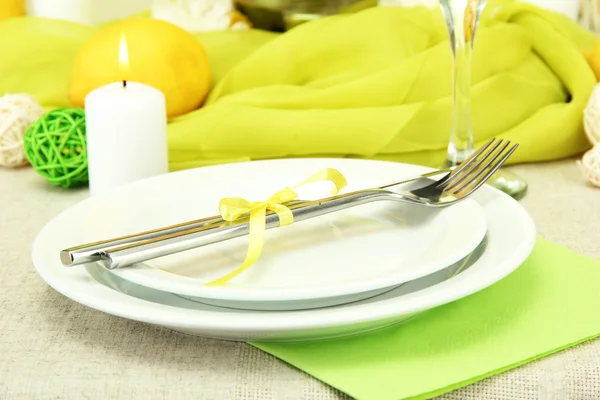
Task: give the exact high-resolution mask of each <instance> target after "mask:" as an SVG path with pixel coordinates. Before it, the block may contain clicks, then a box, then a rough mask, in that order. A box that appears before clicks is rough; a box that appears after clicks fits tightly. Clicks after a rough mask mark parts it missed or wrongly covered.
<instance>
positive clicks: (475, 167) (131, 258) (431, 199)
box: [61, 139, 518, 270]
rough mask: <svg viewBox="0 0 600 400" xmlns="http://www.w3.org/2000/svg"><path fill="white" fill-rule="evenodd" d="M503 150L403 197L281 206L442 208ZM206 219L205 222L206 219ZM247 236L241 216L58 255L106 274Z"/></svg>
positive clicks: (505, 144) (471, 186) (490, 150)
mask: <svg viewBox="0 0 600 400" xmlns="http://www.w3.org/2000/svg"><path fill="white" fill-rule="evenodd" d="M509 145H510V141H504V140H503V139H500V140H495V139H491V140H490V141H489V142H487V143H486V144H485V145H484V146H483V147H482V148H481V149H479V150H478V151H476V152H475V153H473V154H472V155H471V156H470V157H469V158H468V159H467V160H465V161H464V162H463V163H462V164H460V165H459V166H457V167H456V168H455V169H453V170H451V171H450V172H449V173H448V174H446V175H445V176H444V177H442V178H441V179H439V180H432V179H430V178H420V179H418V180H416V181H415V185H418V184H419V183H420V184H421V186H419V187H418V188H417V189H414V190H410V191H403V192H395V191H392V190H388V189H389V188H391V187H393V186H396V185H398V183H393V184H389V185H384V186H380V187H377V188H372V189H365V190H359V191H355V192H350V193H345V194H340V195H336V196H331V197H327V198H323V199H319V200H312V201H304V202H296V203H288V204H286V205H287V206H288V208H289V209H290V210H291V211H292V213H293V215H294V222H299V221H304V220H307V219H310V218H314V217H318V216H321V215H324V214H329V213H332V212H336V211H340V210H344V209H347V208H350V207H354V206H358V205H362V204H366V203H371V202H374V201H382V200H389V201H400V202H408V203H412V204H418V205H423V206H427V207H448V206H450V205H452V204H455V203H457V202H459V201H461V200H463V199H465V198H467V197H468V196H470V195H471V194H472V193H473V192H475V191H476V190H477V189H478V188H479V187H481V185H483V184H484V183H485V182H486V181H487V180H488V179H489V178H490V177H491V176H492V175H493V174H494V172H496V170H498V168H500V167H501V166H502V165H503V164H504V163H505V162H506V160H507V159H508V158H509V157H510V156H511V155H512V153H513V152H514V151H515V150H516V149H517V147H518V144H515V145H513V146H511V147H509ZM206 220H207V221H211V219H210V218H209V219H206ZM212 220H214V219H212ZM278 226H279V218H278V217H277V214H275V213H269V214H267V216H266V228H267V229H272V228H276V227H278ZM248 232H249V224H248V217H244V218H241V219H240V220H237V221H234V222H219V223H207V224H204V225H202V226H200V227H194V228H190V229H183V230H179V231H176V232H174V233H168V234H164V235H160V236H157V237H152V238H149V239H147V240H140V241H136V242H132V243H126V242H125V244H123V245H121V246H119V245H116V246H113V247H110V248H108V249H105V250H103V251H98V252H96V253H94V254H90V255H88V256H87V257H81V252H80V250H81V249H85V248H86V246H87V247H89V245H83V246H77V247H73V248H70V249H66V250H63V251H61V261H62V262H63V264H64V265H67V266H72V265H79V264H84V263H86V262H92V261H97V262H100V263H101V264H102V265H103V266H104V267H105V268H107V269H109V270H112V269H116V268H121V267H126V266H130V265H133V264H135V263H139V262H143V261H147V260H151V259H154V258H158V257H163V256H166V255H169V254H174V253H178V252H182V251H185V250H190V249H193V248H198V247H201V246H206V245H209V244H213V243H218V242H221V241H224V240H229V239H233V238H236V237H240V236H244V235H247V234H248ZM126 238H127V237H124V238H117V239H113V242H114V241H115V240H116V241H117V242H118V241H119V240H120V239H123V240H126ZM93 245H94V244H92V246H93Z"/></svg>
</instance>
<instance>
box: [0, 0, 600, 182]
mask: <svg viewBox="0 0 600 400" xmlns="http://www.w3.org/2000/svg"><path fill="white" fill-rule="evenodd" d="M97 29H99V28H92V27H86V26H82V25H77V24H73V23H69V22H64V21H54V20H46V19H36V18H32V17H24V18H15V19H11V20H7V21H4V22H1V23H0V54H2V62H1V63H0V93H16V92H26V93H30V94H33V95H34V96H35V97H36V98H37V99H38V101H39V102H40V103H41V104H42V105H43V106H44V107H46V108H47V109H52V108H57V107H69V106H70V104H69V101H68V98H67V90H68V85H69V76H70V73H71V68H72V61H73V59H74V57H75V54H76V53H77V51H78V49H79V47H80V46H81V45H82V44H83V43H84V42H85V41H86V40H87V39H89V38H90V37H91V36H92V35H93V34H94V33H95V32H96V31H97ZM195 36H196V37H197V39H198V40H199V41H200V42H201V43H202V44H203V45H204V47H205V48H206V50H207V52H208V54H209V57H210V60H211V65H212V68H213V80H214V87H213V89H212V91H211V94H210V96H209V98H208V100H207V102H206V104H205V105H204V106H203V107H202V108H200V109H198V110H195V111H193V112H190V113H188V114H186V115H183V116H180V117H177V118H175V119H173V120H171V121H169V127H168V143H169V160H170V166H171V169H172V170H179V169H185V168H192V167H198V166H204V165H210V164H218V163H226V162H235V161H247V160H259V159H269V158H282V157H356V158H369V159H382V160H392V161H399V162H410V163H416V164H422V165H428V166H439V165H441V163H442V161H443V160H444V157H445V151H446V147H447V144H448V139H449V130H450V122H451V107H452V101H451V93H452V87H451V62H452V60H451V52H450V47H449V42H448V38H447V33H446V27H445V24H444V20H443V17H442V14H441V11H440V10H439V9H438V8H433V9H430V8H426V7H411V8H404V7H373V8H368V9H366V10H362V11H359V12H356V13H351V14H344V15H337V16H332V17H328V18H324V19H321V20H318V21H315V22H311V23H307V24H304V25H300V26H298V27H296V28H294V29H292V30H290V31H288V32H286V33H283V34H274V33H270V32H264V31H260V30H250V31H233V32H232V31H226V32H206V33H197V34H195ZM595 43H596V38H595V37H594V35H593V34H591V33H589V32H587V31H585V30H584V29H583V28H581V27H579V26H578V25H577V24H575V23H574V22H572V21H570V20H569V19H567V18H566V17H562V16H561V15H559V14H555V13H552V12H550V11H545V10H542V9H540V8H537V7H535V6H532V5H528V4H525V3H520V2H511V1H496V2H490V3H488V6H487V7H486V10H485V11H484V15H483V17H482V21H481V23H480V26H479V29H478V31H477V38H476V44H475V51H474V60H473V73H472V90H471V93H472V124H473V132H474V136H475V141H476V144H477V145H479V144H481V143H483V142H485V141H486V140H488V139H489V138H491V137H493V136H496V137H502V138H508V139H510V140H513V141H516V142H519V143H520V145H521V146H520V148H519V150H518V151H517V152H516V153H515V154H514V156H513V157H512V158H511V162H512V163H516V162H534V161H544V160H552V159H557V158H563V157H568V156H572V155H575V154H578V153H580V152H582V151H584V150H586V149H587V148H589V147H590V144H589V143H588V142H587V141H586V138H585V135H584V133H583V128H582V111H583V109H584V107H585V105H586V103H587V100H588V98H589V96H590V94H591V91H592V89H593V88H594V86H595V85H596V83H597V81H596V78H595V76H594V73H593V71H592V69H591V68H590V67H589V65H588V63H587V61H586V58H585V57H584V55H583V52H584V50H587V49H591V48H593V47H594V45H595Z"/></svg>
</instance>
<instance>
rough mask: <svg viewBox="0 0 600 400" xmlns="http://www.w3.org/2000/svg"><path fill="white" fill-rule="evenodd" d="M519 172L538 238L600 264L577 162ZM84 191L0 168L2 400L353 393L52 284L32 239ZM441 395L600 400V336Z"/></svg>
mask: <svg viewBox="0 0 600 400" xmlns="http://www.w3.org/2000/svg"><path fill="white" fill-rule="evenodd" d="M513 170H514V171H516V172H518V173H519V174H521V175H522V176H523V177H524V178H525V179H526V180H527V181H528V182H529V184H530V190H529V194H528V195H527V197H526V198H525V199H523V200H522V203H523V204H524V206H525V207H526V208H527V209H528V210H529V212H530V213H531V214H532V216H533V218H534V219H535V221H536V224H537V227H538V231H539V233H540V235H542V236H544V237H546V238H548V239H550V240H553V241H555V242H557V243H560V244H564V245H567V246H568V247H570V248H571V249H573V250H575V251H577V252H580V253H583V254H586V255H589V256H593V257H597V258H600V189H594V188H592V187H590V186H588V185H587V184H586V183H585V181H584V180H583V179H582V177H581V174H580V172H579V170H578V168H577V166H576V165H575V161H574V160H566V161H560V162H554V163H549V164H535V165H525V166H519V167H515V168H514V169H513ZM86 196H87V190H75V191H73V190H61V189H58V188H52V187H50V186H49V185H47V184H46V183H45V181H43V180H42V179H41V178H40V177H38V176H37V175H36V174H35V172H34V171H33V170H32V169H31V168H25V169H19V170H7V169H0V210H1V211H0V213H1V214H0V227H1V231H0V310H1V311H0V399H2V400H12V399H111V400H117V399H144V400H153V399H194V400H202V399H204V400H209V399H237V400H251V399H257V400H258V399H260V400H269V399H273V400H286V399H311V400H324V399H340V398H346V396H344V395H342V394H340V393H339V392H337V391H336V390H334V389H331V388H330V387H328V386H326V385H324V384H322V383H320V382H319V381H317V380H316V379H314V378H312V377H310V376H308V375H306V374H304V373H303V372H300V371H298V370H296V369H294V368H292V367H290V366H288V365H286V364H285V363H283V362H281V361H279V360H278V359H276V358H274V357H272V356H270V355H267V354H265V353H263V352H261V351H259V350H256V349H255V348H253V347H251V346H249V345H247V344H244V343H234V342H225V341H216V340H211V339H203V338H198V337H192V336H186V335H183V334H179V333H175V332H171V331H169V330H167V329H161V328H157V327H153V326H147V325H145V324H141V323H138V322H133V321H128V320H124V319H121V318H118V317H114V316H111V315H106V314H103V313H101V312H99V311H95V310H92V309H89V308H86V307H84V306H81V305H79V304H77V303H74V302H72V301H70V300H68V299H66V298H65V297H63V296H62V295H60V294H58V293H57V292H55V291H54V290H53V289H51V288H50V287H48V286H47V285H46V284H45V283H44V282H43V281H42V280H41V279H40V278H39V277H38V276H37V274H36V273H35V271H34V269H33V265H32V263H31V259H30V251H31V244H32V242H33V239H34V237H35V235H36V234H37V232H38V231H39V230H40V229H41V228H42V226H43V225H44V224H45V223H46V222H47V221H49V220H50V219H51V218H52V217H54V216H55V215H56V214H57V213H59V212H60V211H62V210H64V209H66V208H67V207H69V206H71V205H72V204H74V203H76V202H78V201H79V200H82V199H84V198H85V197H86ZM599 287H600V282H599ZM599 313H600V311H599ZM599 315H600V314H599ZM590 318H598V315H590ZM442 398H443V399H473V400H475V399H478V400H479V399H498V400H500V399H506V400H515V399H543V400H552V399H556V400H566V399H577V400H585V399H590V400H591V399H600V341H598V340H596V341H591V342H588V343H586V344H583V345H580V346H578V347H576V348H573V349H570V350H566V351H563V352H561V353H559V354H556V355H553V356H550V357H547V358H545V359H543V360H541V361H537V362H533V363H530V364H528V365H527V366H524V367H521V368H518V369H515V370H513V371H510V372H507V373H504V374H501V375H498V376H495V377H492V378H489V379H486V380H484V381H482V382H480V383H477V384H474V385H471V386H468V387H466V388H463V389H460V390H458V391H455V392H452V393H449V394H447V395H445V396H443V397H442Z"/></svg>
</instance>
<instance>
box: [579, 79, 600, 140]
mask: <svg viewBox="0 0 600 400" xmlns="http://www.w3.org/2000/svg"><path fill="white" fill-rule="evenodd" d="M583 127H584V130H585V134H586V135H587V137H588V140H589V141H590V143H592V144H596V143H600V84H597V85H596V87H595V88H594V90H592V94H591V95H590V98H589V100H588V103H587V105H586V107H585V109H584V110H583Z"/></svg>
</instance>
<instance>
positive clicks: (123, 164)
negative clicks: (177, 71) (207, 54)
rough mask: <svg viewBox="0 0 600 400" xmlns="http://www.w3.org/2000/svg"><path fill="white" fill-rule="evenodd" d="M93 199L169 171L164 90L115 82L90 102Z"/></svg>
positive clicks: (92, 95) (90, 97)
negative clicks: (113, 189) (124, 185)
mask: <svg viewBox="0 0 600 400" xmlns="http://www.w3.org/2000/svg"><path fill="white" fill-rule="evenodd" d="M85 118H86V121H85V124H86V136H87V154H88V174H89V186H90V194H91V195H92V196H96V195H98V194H101V193H105V192H106V191H108V190H110V189H112V188H115V187H118V186H121V185H123V184H126V183H129V182H133V181H136V180H138V179H143V178H147V177H151V176H155V175H160V174H165V173H167V172H168V168H169V165H168V148H167V111H166V101H165V96H164V95H163V94H162V92H161V91H159V90H157V89H155V88H153V87H150V86H147V85H144V84H141V83H137V82H127V84H126V85H125V86H124V84H123V82H115V83H111V84H109V85H106V86H103V87H101V88H98V89H96V90H94V91H93V92H91V93H90V94H89V95H88V96H87V97H86V99H85Z"/></svg>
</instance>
